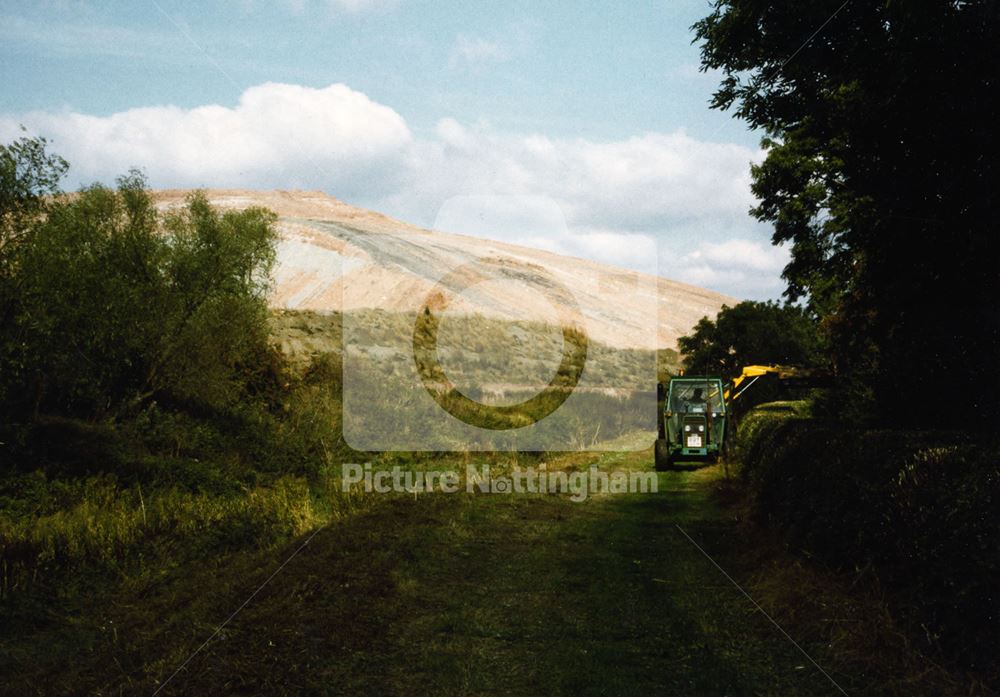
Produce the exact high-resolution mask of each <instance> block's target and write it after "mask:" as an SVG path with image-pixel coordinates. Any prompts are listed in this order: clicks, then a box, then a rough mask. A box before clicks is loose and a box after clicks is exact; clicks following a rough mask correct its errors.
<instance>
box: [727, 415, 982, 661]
mask: <svg viewBox="0 0 1000 697" xmlns="http://www.w3.org/2000/svg"><path fill="white" fill-rule="evenodd" d="M751 414H752V416H751V415H748V417H747V418H746V419H745V420H744V423H743V425H742V428H741V431H740V433H739V439H738V440H739V447H738V453H739V455H740V459H741V473H742V478H743V480H744V482H745V483H746V485H747V488H748V491H749V494H750V497H751V501H752V506H753V510H754V511H755V513H756V515H757V516H758V519H759V520H761V521H762V522H765V523H768V524H772V525H776V526H778V527H780V528H782V529H783V530H784V531H785V532H786V534H787V538H788V541H789V543H790V544H791V545H792V546H793V547H794V548H795V549H797V550H798V551H800V552H802V553H804V554H806V555H808V556H810V557H814V558H816V559H818V560H821V561H822V562H824V563H827V564H830V565H832V566H835V567H837V568H840V569H844V570H849V571H859V570H871V571H873V572H874V574H875V575H876V576H877V578H878V579H879V581H880V582H881V583H883V584H884V585H885V587H887V588H889V589H890V590H891V598H890V602H891V604H892V605H893V607H894V608H895V610H896V612H897V614H898V615H899V616H900V617H902V618H903V619H904V620H905V621H906V622H907V623H908V624H909V625H910V626H911V627H912V628H914V630H915V632H916V633H917V634H919V635H920V636H921V637H925V639H926V642H927V644H928V645H929V648H933V649H935V650H938V649H940V650H943V651H945V652H946V653H947V654H948V655H950V656H952V657H953V658H954V657H958V658H961V660H962V662H964V663H965V664H966V665H967V666H968V667H971V668H980V669H982V668H986V667H989V665H990V662H991V661H992V660H993V657H994V656H995V655H996V653H997V651H998V650H1000V643H998V639H997V636H996V632H995V624H994V623H995V618H996V617H997V613H998V612H1000V605H998V599H997V596H996V593H995V590H994V585H995V580H996V578H997V577H998V575H1000V551H998V548H997V545H996V541H997V540H998V539H1000V519H998V518H997V516H996V515H995V506H996V504H997V502H998V500H1000V477H998V475H997V461H998V456H1000V448H998V447H997V445H996V444H995V443H983V442H975V441H972V440H971V439H969V438H968V437H967V436H965V435H962V434H954V433H943V432H914V431H899V430H865V429H858V428H853V429H852V428H844V427H841V426H838V425H833V424H824V423H821V422H817V421H813V420H809V419H804V418H788V414H785V415H784V416H783V417H782V416H780V415H778V414H777V412H775V411H773V409H772V410H771V411H770V412H769V411H768V410H767V409H762V410H758V412H757V413H756V414H754V413H753V412H751Z"/></svg>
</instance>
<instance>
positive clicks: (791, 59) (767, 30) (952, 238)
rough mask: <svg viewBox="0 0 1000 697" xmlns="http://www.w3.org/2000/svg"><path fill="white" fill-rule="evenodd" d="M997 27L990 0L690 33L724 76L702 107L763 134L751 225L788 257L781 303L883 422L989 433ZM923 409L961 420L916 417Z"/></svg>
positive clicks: (759, 13) (748, 5)
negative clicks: (800, 306) (824, 343)
mask: <svg viewBox="0 0 1000 697" xmlns="http://www.w3.org/2000/svg"><path fill="white" fill-rule="evenodd" d="M998 16H1000V6H998V5H997V4H996V3H994V2H990V1H989V0H953V1H950V2H949V1H942V0H938V1H935V2H926V3H901V2H895V1H893V0H881V1H878V2H850V3H841V2H840V0H823V1H820V2H813V3H799V2H792V1H791V0H782V1H781V2H766V3H765V2H759V0H718V2H716V4H715V6H714V9H713V11H712V13H711V14H710V15H709V16H707V17H706V18H704V19H703V20H701V21H700V22H698V23H697V24H696V25H695V26H694V30H695V33H696V37H697V38H696V40H698V41H701V42H702V43H701V45H702V66H703V68H704V69H720V70H722V71H723V75H724V79H723V81H722V84H721V86H720V89H719V90H718V91H717V92H716V93H715V96H714V99H713V102H712V106H713V107H715V108H719V109H729V108H735V114H736V116H738V117H740V118H742V119H745V120H746V121H747V122H748V123H749V124H750V125H752V126H753V127H756V128H761V129H763V130H764V131H765V133H766V137H765V139H764V141H763V146H764V148H765V149H766V151H767V156H766V158H765V160H764V161H763V162H762V163H761V164H759V165H757V166H755V167H753V169H752V176H753V191H754V193H755V195H756V196H757V198H758V199H759V201H760V203H759V205H758V206H757V207H756V208H755V209H753V211H752V213H753V214H754V215H755V216H756V217H757V218H758V219H760V220H762V221H766V222H770V223H772V224H773V225H774V237H773V239H774V242H775V243H789V245H790V249H791V261H790V262H789V264H788V266H787V267H786V268H785V271H784V277H785V279H786V280H787V281H788V290H787V296H788V297H789V298H790V299H793V300H794V299H798V298H805V299H806V300H807V302H808V307H809V309H810V311H812V312H814V313H815V314H816V315H817V316H819V317H821V318H822V319H823V323H824V327H825V328H826V330H827V332H828V334H829V337H830V342H831V347H832V351H833V358H834V363H835V367H836V368H837V370H838V372H839V373H840V375H841V376H842V379H843V380H844V381H845V382H846V383H851V382H853V383H855V384H856V385H857V384H862V385H868V386H870V387H871V388H872V391H873V394H874V396H875V403H874V405H873V406H874V408H875V410H876V413H877V414H878V415H879V416H880V417H881V418H882V419H883V420H885V421H890V422H898V423H904V424H910V425H921V426H937V427H940V426H943V425H947V424H955V425H959V424H960V425H962V426H963V427H967V426H969V425H970V424H980V425H985V426H986V427H992V426H993V425H995V424H996V423H997V419H998V417H1000V390H998V389H997V388H998V387H1000V365H998V363H997V361H996V357H997V356H998V355H1000V350H998V349H1000V311H998V309H997V306H996V302H995V295H996V292H997V288H1000V275H998V264H997V262H998V259H1000V255H998V252H1000V249H998V241H997V235H996V230H995V228H996V220H997V203H996V200H997V199H996V195H995V192H996V189H997V183H998V182H997V177H996V165H995V158H993V157H992V156H987V155H986V153H988V152H992V151H994V150H995V149H996V142H995V141H996V128H995V124H996V123H997V122H998V120H1000V114H998V109H1000V106H998V105H1000V99H998V98H997V97H998V95H997V90H998V87H1000V81H998V79H997V77H998V76H997V72H996V62H995V59H994V47H995V41H996V36H997V33H998V32H997V29H998V28H1000V26H998V25H1000V22H998ZM991 144H992V145H991ZM854 393H856V394H857V393H860V391H859V390H854ZM934 394H948V395H953V396H954V397H955V399H956V400H957V401H959V402H961V403H962V404H964V405H966V406H967V407H968V408H970V409H974V410H975V411H976V414H975V418H974V419H972V420H970V418H969V414H968V413H967V410H966V409H956V410H945V411H946V413H943V412H942V411H941V410H935V409H928V408H927V400H928V399H929V398H930V397H931V396H932V395H934Z"/></svg>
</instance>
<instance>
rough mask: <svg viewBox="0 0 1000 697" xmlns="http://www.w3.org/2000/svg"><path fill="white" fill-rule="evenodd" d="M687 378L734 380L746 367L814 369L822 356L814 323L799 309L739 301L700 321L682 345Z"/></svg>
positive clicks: (681, 340) (680, 341)
mask: <svg viewBox="0 0 1000 697" xmlns="http://www.w3.org/2000/svg"><path fill="white" fill-rule="evenodd" d="M678 346H679V347H680V349H681V352H682V353H683V354H684V356H685V359H684V366H685V369H686V370H687V372H688V373H697V374H699V375H721V376H723V377H724V378H729V379H731V378H734V377H736V376H737V375H739V373H740V371H741V370H742V369H743V366H746V365H756V364H780V365H798V366H806V365H813V364H814V363H815V362H816V361H817V360H818V357H819V340H818V337H817V333H816V324H815V322H814V321H813V320H812V319H811V318H810V317H809V316H808V315H807V313H806V311H805V310H804V309H802V308H800V307H796V306H793V305H786V306H784V307H782V306H780V305H778V304H776V303H773V302H766V303H765V302H752V301H745V302H741V303H739V304H737V305H734V306H733V307H725V306H724V307H723V308H722V311H721V312H719V315H718V317H716V319H715V321H712V320H710V319H708V318H707V317H705V318H702V320H701V321H700V322H698V324H697V325H695V328H694V331H693V332H692V333H691V334H689V335H688V336H682V337H681V338H680V339H679V340H678Z"/></svg>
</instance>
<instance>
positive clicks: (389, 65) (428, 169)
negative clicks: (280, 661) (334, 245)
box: [0, 0, 788, 299]
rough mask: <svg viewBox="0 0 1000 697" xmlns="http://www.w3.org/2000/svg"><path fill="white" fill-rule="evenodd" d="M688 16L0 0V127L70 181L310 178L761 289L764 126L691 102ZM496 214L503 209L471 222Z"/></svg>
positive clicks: (690, 275) (441, 216)
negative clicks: (756, 191)
mask: <svg viewBox="0 0 1000 697" xmlns="http://www.w3.org/2000/svg"><path fill="white" fill-rule="evenodd" d="M708 12H709V5H708V2H707V0H662V1H660V2H629V3H612V2H600V3H598V2H582V1H577V2H569V1H566V2H554V1H545V0H536V1H535V2H522V1H520V0H512V1H508V2H503V3H495V2H490V3H488V2H478V1H467V2H450V1H444V0H439V1H435V2H430V1H418V0H270V1H265V0H229V1H227V2H223V1H221V0H203V1H202V2H190V3H187V2H179V1H177V0H134V1H132V2H118V1H117V0H89V1H88V0H78V1H72V0H62V1H56V0H41V1H39V2H36V3H32V4H28V3H23V2H10V1H9V0H0V80H2V83H3V84H4V85H5V86H6V87H5V89H4V90H3V92H2V94H0V141H2V142H9V141H11V140H12V139H13V138H16V137H18V135H19V134H20V131H19V127H20V126H21V125H23V126H24V127H26V128H27V129H28V131H29V132H30V133H31V134H36V135H44V136H46V137H47V138H49V140H50V141H51V142H52V146H51V149H52V150H54V151H55V152H58V153H59V154H61V155H63V156H64V157H65V158H66V159H67V160H69V162H70V164H71V170H70V176H69V178H68V180H67V182H66V186H67V187H69V188H76V187H78V186H81V185H85V184H88V183H91V182H94V181H101V182H105V183H112V182H113V181H114V179H115V177H117V176H118V175H120V174H122V173H124V172H125V171H126V170H128V169H129V168H130V167H138V168H140V169H142V170H143V171H144V172H145V173H146V175H147V177H148V180H149V184H150V186H151V187H153V188H167V187H183V188H194V187H239V188H255V189H295V188H299V189H310V190H312V189H318V190H322V191H325V192H327V193H329V194H331V195H333V196H336V197H337V198H339V199H342V200H344V201H347V202H348V203H352V204H354V205H358V206H362V207H365V208H371V209H373V210H377V211H380V212H383V213H386V214H389V215H392V216H394V217H397V218H400V219H403V220H406V221H407V222H411V223H414V224H417V225H422V226H428V227H429V226H434V225H438V226H442V227H443V226H446V229H448V230H449V231H453V232H464V233H467V234H477V235H481V236H490V237H494V238H502V239H505V240H508V241H513V242H517V243H520V244H527V245H531V246H535V247H540V248H543V249H549V250H552V251H556V252H560V253H564V254H571V255H574V256H581V257H586V258H591V259H596V260H599V261H604V262H607V263H612V264H616V265H619V266H624V267H628V268H634V269H637V270H641V271H646V272H652V273H659V274H660V275H662V276H665V277H667V278H672V279H675V280H680V281H685V282H689V283H693V284H695V285H699V286H703V287H707V288H711V289H713V290H718V291H721V292H724V293H728V294H730V295H733V296H735V297H738V298H751V299H769V298H778V297H779V296H780V294H781V292H782V290H783V289H784V284H783V282H782V280H781V278H780V274H781V270H782V268H783V267H784V265H785V263H786V262H787V258H788V255H787V252H786V251H785V250H784V249H781V248H776V247H773V246H772V245H771V244H770V234H771V231H770V229H769V227H768V226H765V225H763V224H761V223H758V222H757V221H755V220H753V219H752V218H751V217H750V216H749V214H748V210H749V209H750V208H751V207H752V206H753V204H754V199H753V196H752V194H751V192H750V165H751V163H753V162H758V161H760V159H761V158H762V153H761V151H760V148H759V141H760V136H761V134H760V133H757V132H752V131H750V130H749V129H748V128H747V127H746V125H745V124H744V123H743V122H741V121H739V120H736V119H734V118H733V117H732V116H731V115H730V114H728V113H723V112H719V111H716V110H712V109H709V107H708V102H709V100H710V98H711V95H712V92H713V90H714V89H715V87H716V86H717V84H718V81H719V77H718V75H713V74H706V73H703V72H699V70H698V66H699V49H698V46H697V45H694V44H692V39H693V34H692V32H691V30H690V26H691V25H692V24H693V23H694V22H695V21H697V20H698V19H700V18H701V17H703V16H705V15H706V14H708ZM470 202H471V204H473V205H472V209H473V213H472V214H470V213H469V209H470ZM476 205H480V208H479V209H478V210H479V215H478V218H477V215H475V214H474V211H475V208H476ZM497 209H502V211H501V212H502V215H501V216H500V218H496V219H494V220H503V221H504V224H503V225H497V224H493V225H489V224H485V223H484V224H482V225H480V226H477V220H479V221H480V222H482V221H483V220H484V219H486V218H489V212H490V211H493V212H496V210H497ZM512 209H513V210H516V211H517V215H513V216H512V215H511V214H510V212H511V210H512ZM456 211H459V212H461V211H465V212H466V215H465V216H464V217H463V216H462V215H456V214H455V213H456ZM484 211H486V213H484ZM553 211H556V214H555V215H552V212H553ZM518 216H520V217H518ZM650 240H652V241H653V242H654V243H655V247H654V248H655V249H656V250H657V254H655V255H651V254H650V253H649V249H650V248H651V246H650V244H649V241H650ZM651 257H655V258H651Z"/></svg>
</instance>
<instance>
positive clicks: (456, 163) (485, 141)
mask: <svg viewBox="0 0 1000 697" xmlns="http://www.w3.org/2000/svg"><path fill="white" fill-rule="evenodd" d="M436 136H437V138H435V139H433V140H429V141H421V142H418V143H415V147H414V148H413V150H412V151H411V154H410V157H411V159H412V162H411V165H410V168H409V169H410V171H411V172H413V173H414V176H413V178H412V180H411V182H410V183H409V186H408V187H407V189H406V191H405V192H404V194H405V195H404V198H403V199H400V200H397V201H394V204H398V205H399V206H400V207H402V208H404V209H407V210H408V212H410V213H411V214H414V213H417V212H418V211H417V210H414V209H415V208H426V207H427V206H429V205H431V203H432V202H434V201H436V202H438V205H440V203H441V202H443V201H444V200H446V199H447V198H448V197H450V196H455V195H460V194H494V195H495V194H518V195H530V194H535V195H543V196H549V197H551V198H553V199H555V200H557V201H558V202H559V204H560V205H561V206H562V208H563V212H564V214H565V216H566V219H567V222H568V223H569V225H570V227H571V228H577V227H588V228H602V229H617V230H629V231H650V232H656V231H660V230H662V229H663V227H664V223H667V222H669V223H671V224H674V225H676V224H679V223H682V222H686V221H691V220H697V219H703V218H705V217H706V216H714V217H716V218H717V217H718V216H720V215H722V216H728V217H737V216H738V217H739V218H740V219H745V218H747V215H746V212H747V210H748V209H749V208H750V207H751V206H752V205H753V203H754V200H753V197H752V195H751V193H750V173H749V165H750V163H751V162H752V161H756V160H758V159H759V157H760V153H759V151H755V150H751V149H749V148H745V147H742V146H738V145H730V144H715V143H705V142H702V141H698V140H695V139H694V138H691V137H690V136H687V135H686V134H684V133H683V132H681V131H678V132H675V133H670V134H663V133H647V134H645V135H642V136H636V137H633V138H629V139H627V140H622V141H613V142H604V143H600V142H593V141H590V140H584V139H553V138H549V137H546V136H543V135H532V134H528V135H509V134H502V135H497V134H493V133H490V132H489V131H488V130H486V129H470V128H466V127H464V126H462V125H461V124H459V123H458V122H456V121H454V120H452V119H444V120H442V121H441V122H439V124H438V127H437V129H436Z"/></svg>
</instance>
